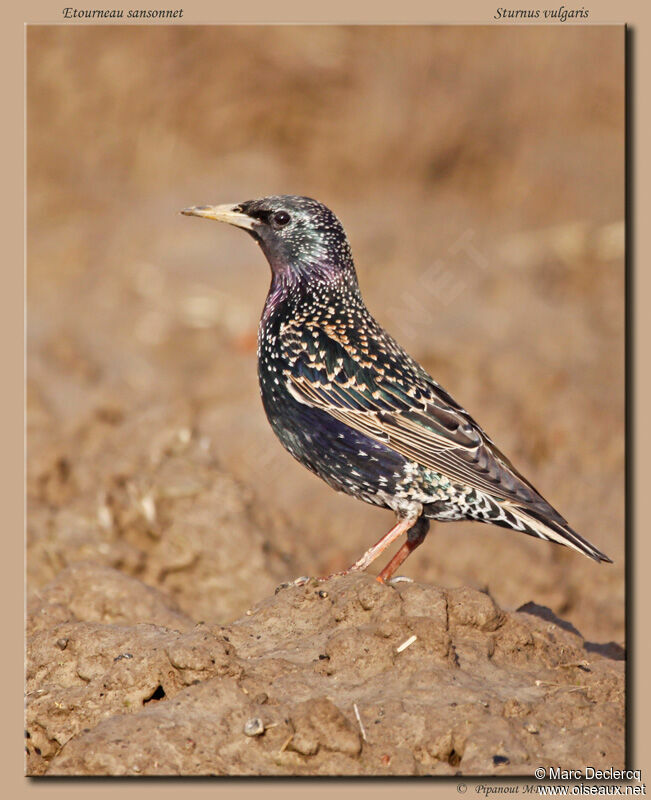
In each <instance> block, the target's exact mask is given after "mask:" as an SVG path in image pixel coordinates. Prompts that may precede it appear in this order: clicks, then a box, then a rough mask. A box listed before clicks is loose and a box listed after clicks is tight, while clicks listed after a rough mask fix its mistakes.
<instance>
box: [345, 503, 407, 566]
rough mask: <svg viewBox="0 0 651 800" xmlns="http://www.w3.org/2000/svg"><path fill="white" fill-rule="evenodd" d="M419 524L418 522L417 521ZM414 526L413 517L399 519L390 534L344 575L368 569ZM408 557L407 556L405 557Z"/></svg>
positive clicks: (386, 534) (385, 535) (371, 548)
mask: <svg viewBox="0 0 651 800" xmlns="http://www.w3.org/2000/svg"><path fill="white" fill-rule="evenodd" d="M416 522H417V521H416ZM413 526H414V519H413V517H403V519H399V520H398V522H396V524H395V525H394V526H393V528H391V530H390V531H389V532H388V533H385V534H384V536H383V537H382V538H381V539H380V541H379V542H376V543H375V544H374V545H373V547H370V548H369V549H368V550H367V551H366V552H365V553H364V555H363V556H362V557H361V558H359V559H358V560H357V561H356V562H355V563H354V564H353V565H352V566H350V567H348V569H347V570H346V572H345V573H344V574H348V573H349V572H361V571H362V570H364V569H366V567H368V566H369V564H371V563H372V562H373V561H375V559H376V558H377V557H378V556H379V555H380V554H381V553H382V552H383V551H384V550H386V548H387V547H388V546H389V545H390V544H391V543H392V542H395V540H396V539H397V538H398V537H399V536H402V534H403V533H405V532H406V531H408V530H409V529H410V528H412V527H413ZM405 557H406V556H405Z"/></svg>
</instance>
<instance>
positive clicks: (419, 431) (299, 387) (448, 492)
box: [181, 195, 610, 582]
mask: <svg viewBox="0 0 651 800" xmlns="http://www.w3.org/2000/svg"><path fill="white" fill-rule="evenodd" d="M181 213H183V214H187V215H191V216H197V217H206V218H207V219H214V220H218V221H220V222H228V223H230V224H231V225H235V226H237V227H239V228H243V229H244V230H246V231H248V232H249V233H250V234H251V236H253V238H254V239H255V240H256V241H257V243H258V244H259V245H260V247H261V248H262V251H263V253H264V255H265V256H266V258H267V260H268V262H269V265H270V267H271V286H270V288H269V293H268V295H267V300H266V302H265V305H264V310H263V312H262V318H261V320H260V327H259V330H258V379H259V382H260V393H261V395H262V402H263V405H264V409H265V412H266V414H267V418H268V420H269V423H270V424H271V427H272V428H273V430H274V433H275V434H276V436H277V437H278V438H279V439H280V441H281V443H282V444H283V446H284V447H285V448H286V449H287V450H288V451H289V452H290V453H291V454H292V455H293V456H294V458H296V459H297V460H298V461H300V462H301V464H303V465H304V466H305V467H307V468H308V469H309V470H311V471H312V472H314V473H315V474H316V475H318V476H319V477H320V478H322V479H323V480H324V481H325V482H326V483H327V484H329V485H330V486H332V488H333V489H336V490H337V491H340V492H345V493H346V494H350V495H352V496H353V497H357V498H359V499H360V500H364V501H365V502H367V503H372V504H373V505H377V506H381V507H383V508H390V509H391V510H392V511H394V513H395V514H396V517H397V521H396V524H395V525H394V526H393V528H391V530H390V531H389V532H388V533H387V534H386V535H385V536H383V537H382V538H381V539H380V541H379V542H377V544H375V545H374V546H373V547H371V548H370V549H369V550H368V551H367V552H366V553H364V555H363V556H362V557H361V558H360V559H358V561H356V562H355V563H354V564H353V565H352V566H351V567H350V568H349V570H347V571H346V572H351V571H358V570H363V569H366V568H367V567H368V566H369V564H370V563H371V562H372V561H373V560H374V559H375V558H377V556H379V555H380V553H382V551H383V550H384V549H385V548H386V547H388V546H389V545H390V544H391V543H392V542H393V541H395V540H396V539H397V538H398V537H400V536H401V535H402V534H403V533H406V534H407V538H406V541H405V542H404V543H403V545H402V547H401V548H400V549H399V550H398V552H397V553H396V555H395V556H394V557H393V559H392V560H391V561H390V562H389V564H388V565H387V566H386V567H385V568H384V569H383V570H382V571H381V572H380V574H379V576H378V580H379V581H381V582H384V581H386V580H388V579H389V578H390V577H391V576H392V575H393V573H394V572H395V570H396V569H397V568H398V567H399V566H400V565H401V564H402V562H403V561H404V560H405V559H406V558H407V556H408V555H409V554H410V553H411V551H412V550H414V549H415V548H416V547H418V545H420V544H421V543H422V542H423V540H424V539H425V536H426V535H427V532H428V529H429V525H430V520H440V521H441V522H448V521H450V520H462V519H466V520H476V521H478V522H487V523H491V524H493V525H500V526H502V527H504V528H510V529H512V530H515V531H520V532H522V533H526V534H529V535H530V536H537V537H538V538H540V539H546V540H548V541H551V542H556V543H558V544H563V545H567V546H568V547H572V548H573V549H574V550H578V551H579V552H580V553H585V555H587V556H590V557H591V558H593V559H594V560H595V561H610V559H609V558H608V556H606V555H604V554H603V553H601V552H600V551H599V550H597V548H596V547H594V546H593V545H592V544H590V542H588V541H586V540H585V539H584V538H583V537H581V536H580V535H579V534H578V533H576V532H575V531H574V530H572V528H570V526H569V525H568V523H567V522H566V520H565V519H564V518H563V517H562V516H561V515H560V514H559V513H558V512H557V511H556V510H555V509H554V508H552V506H551V505H550V504H549V503H548V502H547V501H546V500H545V499H544V498H543V497H542V496H541V495H540V494H539V493H538V491H537V490H536V489H535V488H534V487H533V486H532V485H531V483H529V481H528V480H527V479H526V478H525V477H524V476H523V475H521V474H520V473H519V472H518V471H517V470H516V468H515V467H514V466H513V464H511V462H510V461H509V460H508V458H506V456H505V455H504V454H503V453H502V452H501V451H500V450H498V449H497V447H496V446H495V444H493V441H492V440H491V439H490V437H489V436H488V435H487V434H486V433H485V432H484V431H483V430H482V429H481V428H480V426H479V425H478V424H477V423H476V422H475V420H474V419H473V418H472V417H471V416H470V414H468V412H467V411H466V410H465V409H463V408H462V407H461V406H460V405H459V404H458V403H457V402H456V401H455V400H453V399H452V397H450V395H449V394H448V393H447V392H446V391H445V389H443V388H442V387H441V386H440V385H439V384H438V383H437V382H436V381H435V380H434V379H433V378H432V377H430V375H428V374H427V372H426V371H425V370H424V369H423V367H421V366H420V364H418V363H417V362H416V361H415V360H414V359H413V358H411V357H410V356H409V355H408V354H407V353H406V352H405V350H403V348H402V347H401V346H400V345H399V344H398V343H397V342H396V341H395V339H393V338H392V337H391V336H390V335H389V334H388V333H387V332H386V331H385V330H384V329H383V328H382V326H381V325H380V324H379V323H378V322H376V320H375V319H374V318H373V317H372V316H371V314H370V312H369V311H368V309H367V308H366V306H365V304H364V301H363V299H362V296H361V293H360V290H359V285H358V282H357V275H356V273H355V267H354V264H353V257H352V254H351V250H350V245H349V244H348V240H347V238H346V234H345V232H344V229H343V227H342V225H341V223H340V222H339V220H338V219H337V217H335V215H334V214H333V213H332V212H331V211H330V210H329V209H328V208H326V207H325V206H324V205H322V204H321V203H318V202H317V201H316V200H312V199H310V198H308V197H296V196H292V195H282V196H273V197H264V198H262V199H260V200H248V201H246V202H244V203H239V204H238V205H220V206H194V207H192V208H186V209H184V210H183V211H182V212H181ZM344 574H345V573H344Z"/></svg>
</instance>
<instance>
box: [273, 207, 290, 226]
mask: <svg viewBox="0 0 651 800" xmlns="http://www.w3.org/2000/svg"><path fill="white" fill-rule="evenodd" d="M289 220H290V217H289V214H288V213H287V212H286V211H277V212H276V213H275V214H274V216H273V221H274V225H277V226H278V227H279V228H282V227H283V225H287V223H288V222H289Z"/></svg>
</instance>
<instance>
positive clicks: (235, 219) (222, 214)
mask: <svg viewBox="0 0 651 800" xmlns="http://www.w3.org/2000/svg"><path fill="white" fill-rule="evenodd" d="M239 208H240V207H239V206H238V205H224V206H191V207H190V208H184V209H183V210H182V211H181V214H186V215H187V216H188V217H205V218H206V219H216V220H217V222H228V224H229V225H235V226H236V227H237V228H246V230H249V231H250V230H252V229H253V223H254V222H255V220H254V219H253V218H252V217H249V216H248V215H247V214H243V213H242V212H241V211H240V210H239Z"/></svg>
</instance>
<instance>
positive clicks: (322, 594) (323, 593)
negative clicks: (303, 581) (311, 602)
mask: <svg viewBox="0 0 651 800" xmlns="http://www.w3.org/2000/svg"><path fill="white" fill-rule="evenodd" d="M327 596H328V593H327V592H326V591H325V590H324V589H321V591H320V592H319V597H327Z"/></svg>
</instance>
